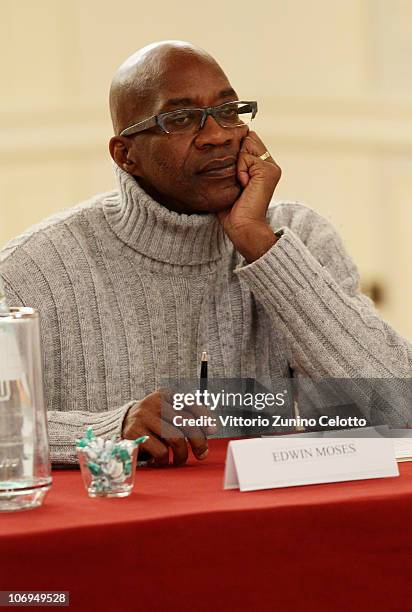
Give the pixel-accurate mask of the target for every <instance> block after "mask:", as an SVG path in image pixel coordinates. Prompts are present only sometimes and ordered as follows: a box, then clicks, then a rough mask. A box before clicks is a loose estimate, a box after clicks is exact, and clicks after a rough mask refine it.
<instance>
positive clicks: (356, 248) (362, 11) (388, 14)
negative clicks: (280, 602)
mask: <svg viewBox="0 0 412 612" xmlns="http://www.w3.org/2000/svg"><path fill="white" fill-rule="evenodd" d="M0 8H1V21H0V68H1V83H2V86H1V97H0V163H1V174H0V243H1V244H3V243H4V242H5V241H6V240H8V239H9V238H10V237H12V236H13V235H15V234H18V233H20V232H21V231H23V230H24V229H25V228H27V227H28V226H29V225H31V224H32V223H34V222H36V221H38V220H40V219H41V218H43V217H44V216H46V215H48V214H51V213H52V212H54V211H55V210H58V209H60V208H64V207H67V206H71V205H72V204H74V203H75V202H77V201H79V200H82V199H85V198H87V197H88V196H90V195H92V194H93V193H96V192H99V191H105V190H108V189H111V188H112V187H113V186H114V183H113V177H112V169H111V164H110V161H109V155H108V152H107V141H108V139H109V137H110V135H111V126H110V122H109V115H108V110H107V94H108V87H109V84H110V80H111V76H112V73H113V71H114V70H115V68H116V67H117V66H118V65H119V64H120V63H121V62H122V61H123V59H125V57H126V56H128V55H129V54H130V53H132V52H133V51H135V50H136V49H137V48H139V47H141V46H143V45H145V44H147V43H149V42H152V41H154V40H161V39H165V38H181V39H187V40H191V41H193V42H196V43H197V44H200V45H201V46H203V47H204V48H206V49H207V50H208V51H209V52H211V53H212V54H213V55H215V57H216V58H217V59H218V60H219V61H220V63H221V64H222V65H223V67H224V68H225V70H226V72H227V73H228V75H229V77H230V79H231V81H232V83H233V85H234V86H235V87H236V89H237V90H238V92H239V94H240V96H241V97H245V98H249V97H250V98H256V99H258V101H259V104H260V118H259V120H258V121H257V123H256V126H255V127H256V129H257V130H258V131H259V133H260V135H261V136H262V137H263V139H264V140H265V142H266V144H267V146H268V148H269V149H270V150H271V152H272V153H273V155H274V156H275V157H276V159H277V160H278V162H279V163H280V165H281V166H282V168H283V178H282V181H281V184H280V185H279V187H278V190H277V194H278V197H279V198H288V199H299V200H302V201H304V202H306V203H307V204H309V205H310V206H312V207H313V208H315V209H317V210H318V211H319V212H320V213H322V214H324V215H326V216H327V217H328V218H329V219H330V220H331V221H332V222H333V223H334V224H335V226H337V227H338V229H339V230H340V232H341V234H342V236H343V238H344V240H345V243H346V245H347V248H348V249H349V251H350V253H351V254H352V256H353V257H354V259H355V260H356V262H357V263H358V265H359V268H360V270H361V274H362V278H363V280H364V283H365V286H367V285H368V284H370V283H373V282H376V283H378V284H379V285H380V286H381V287H382V290H383V294H384V300H383V302H382V305H381V306H380V308H381V310H382V313H383V315H384V316H385V317H386V318H387V319H388V320H389V321H390V322H391V323H392V324H393V325H394V326H395V327H396V328H397V329H398V330H399V331H400V332H402V333H403V334H404V335H406V336H408V337H409V338H410V339H412V317H411V316H410V315H409V311H410V309H411V307H412V281H411V277H410V274H409V267H410V262H411V261H412V246H411V245H412V240H411V239H410V235H411V232H412V210H411V203H412V78H411V77H412V70H411V62H410V58H411V57H412V2H410V0H345V1H344V2H343V1H342V0H311V2H306V1H305V0H271V1H266V0H261V1H260V2H252V3H247V2H246V1H245V0H241V2H239V0H225V2H222V0H219V1H216V0H209V1H208V2H207V3H206V5H202V6H201V5H197V4H195V3H193V1H188V0H176V1H175V2H170V1H166V0H158V1H157V2H156V3H150V2H136V0H133V1H131V0H122V2H121V3H116V2H113V1H111V0H110V1H109V0H36V2H34V1H32V0H21V1H20V2H15V1H13V0H0Z"/></svg>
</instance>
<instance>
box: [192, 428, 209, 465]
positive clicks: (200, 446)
mask: <svg viewBox="0 0 412 612" xmlns="http://www.w3.org/2000/svg"><path fill="white" fill-rule="evenodd" d="M188 440H189V444H190V446H191V447H192V452H193V454H194V456H195V457H196V459H199V460H200V461H202V459H206V457H207V456H208V454H209V447H208V445H207V440H206V438H205V437H204V436H203V435H202V434H200V436H199V437H198V438H192V437H188Z"/></svg>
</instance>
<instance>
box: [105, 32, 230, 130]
mask: <svg viewBox="0 0 412 612" xmlns="http://www.w3.org/2000/svg"><path fill="white" fill-rule="evenodd" d="M194 62H197V63H199V65H201V64H208V65H214V66H215V67H216V68H217V69H218V70H220V71H221V69H220V67H219V65H218V64H217V62H216V61H215V60H214V59H213V58H212V56H211V55H209V54H208V53H206V51H204V50H203V49H201V48H200V47H197V46H196V45H192V44H191V43H188V42H184V41H179V40H166V41H162V42H157V43H152V44H150V45H147V46H146V47H143V48H142V49H140V50H139V51H136V53H133V55H131V56H130V57H129V58H127V60H126V61H125V62H123V64H122V65H121V66H120V67H119V68H118V69H117V71H116V73H115V75H114V77H113V80H112V84H111V87H110V113H111V117H112V123H113V129H114V133H115V134H117V135H118V134H119V133H120V132H121V131H122V130H123V129H125V128H126V127H127V126H129V125H131V124H132V123H136V122H137V121H139V120H140V119H144V118H145V116H146V115H145V113H146V112H147V111H148V109H149V108H150V107H153V105H154V102H155V100H156V98H157V97H158V95H159V92H160V90H161V88H162V85H163V84H166V83H168V82H170V79H173V76H174V75H176V74H177V72H178V71H179V70H181V69H182V68H183V67H184V66H185V65H188V64H191V63H194Z"/></svg>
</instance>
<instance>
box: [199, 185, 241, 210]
mask: <svg viewBox="0 0 412 612" xmlns="http://www.w3.org/2000/svg"><path fill="white" fill-rule="evenodd" d="M240 193H241V188H240V186H239V185H238V184H237V183H236V184H235V185H230V186H228V187H226V188H221V189H219V191H214V193H211V194H209V195H208V196H207V208H206V207H205V208H204V210H205V212H210V213H218V212H221V211H222V210H226V209H227V208H232V206H233V204H234V203H235V202H236V200H237V199H238V197H239V196H240Z"/></svg>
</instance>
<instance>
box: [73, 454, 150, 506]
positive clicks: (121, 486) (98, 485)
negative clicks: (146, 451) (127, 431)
mask: <svg viewBox="0 0 412 612" xmlns="http://www.w3.org/2000/svg"><path fill="white" fill-rule="evenodd" d="M138 448H139V445H137V446H134V448H133V449H132V451H131V453H130V462H129V460H127V461H126V462H123V461H118V460H116V459H111V460H110V461H109V462H107V463H106V464H104V465H103V466H102V465H97V464H96V463H94V462H93V461H92V460H91V458H90V455H89V454H88V453H87V452H86V450H85V449H83V448H78V449H77V455H78V458H79V463H80V470H81V473H82V477H83V482H84V486H85V487H86V490H87V492H88V494H89V496H90V497H127V496H128V495H130V493H131V492H132V490H133V486H134V478H135V474H136V461H137V453H138Z"/></svg>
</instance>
